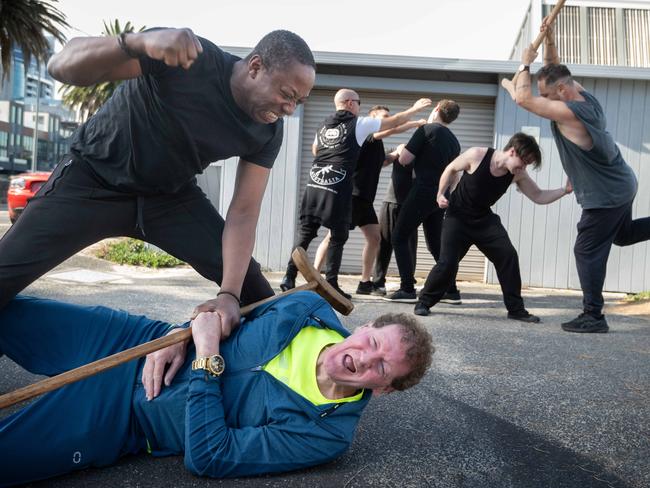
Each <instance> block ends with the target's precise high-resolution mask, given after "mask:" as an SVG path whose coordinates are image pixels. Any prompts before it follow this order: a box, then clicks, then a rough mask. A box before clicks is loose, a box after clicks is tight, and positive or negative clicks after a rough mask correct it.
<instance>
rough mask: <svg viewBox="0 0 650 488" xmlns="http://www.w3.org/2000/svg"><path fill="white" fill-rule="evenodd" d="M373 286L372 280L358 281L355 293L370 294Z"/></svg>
mask: <svg viewBox="0 0 650 488" xmlns="http://www.w3.org/2000/svg"><path fill="white" fill-rule="evenodd" d="M373 289H374V287H373V286H372V281H360V282H359V285H358V286H357V291H356V294H357V295H370V294H371V293H372V290H373Z"/></svg>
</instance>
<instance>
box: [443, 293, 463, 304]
mask: <svg viewBox="0 0 650 488" xmlns="http://www.w3.org/2000/svg"><path fill="white" fill-rule="evenodd" d="M440 303H449V304H451V305H461V304H462V303H463V301H462V300H461V299H460V292H459V291H458V290H456V291H448V292H447V293H445V294H444V295H443V296H442V298H441V299H440Z"/></svg>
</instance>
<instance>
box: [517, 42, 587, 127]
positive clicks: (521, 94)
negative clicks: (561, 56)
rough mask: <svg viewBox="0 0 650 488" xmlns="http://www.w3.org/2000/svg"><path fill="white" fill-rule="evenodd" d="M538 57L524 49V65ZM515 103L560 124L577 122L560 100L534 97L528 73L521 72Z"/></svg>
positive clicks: (534, 52)
mask: <svg viewBox="0 0 650 488" xmlns="http://www.w3.org/2000/svg"><path fill="white" fill-rule="evenodd" d="M536 57H537V52H536V51H533V50H532V48H531V47H530V46H529V47H527V48H526V49H524V53H523V55H522V63H523V64H525V65H527V66H530V65H531V64H532V62H533V61H534V60H535V58H536ZM515 102H516V103H517V105H519V106H520V107H522V108H524V109H526V110H528V111H529V112H533V113H534V114H537V115H539V116H540V117H544V118H545V119H549V120H554V121H556V122H560V123H568V122H575V120H576V117H575V115H574V114H573V112H572V111H571V109H570V108H569V107H567V105H566V103H564V102H562V101H559V100H549V99H547V98H544V97H540V96H534V95H533V87H532V76H531V75H530V73H529V72H528V71H521V72H520V73H519V76H518V77H517V80H516V85H515Z"/></svg>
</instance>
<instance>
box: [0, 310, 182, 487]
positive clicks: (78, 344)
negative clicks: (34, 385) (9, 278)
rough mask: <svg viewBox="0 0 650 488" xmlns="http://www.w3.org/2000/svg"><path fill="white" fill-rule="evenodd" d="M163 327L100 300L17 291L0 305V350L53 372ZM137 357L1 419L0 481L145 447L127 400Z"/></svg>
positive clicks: (39, 475) (102, 461) (95, 462)
mask: <svg viewBox="0 0 650 488" xmlns="http://www.w3.org/2000/svg"><path fill="white" fill-rule="evenodd" d="M168 327H169V324H167V323H164V322H159V321H155V320H151V319H147V318H146V317H141V316H133V315H129V314H127V313H126V312H123V311H116V310H111V309H108V308H104V307H81V306H78V305H71V304H66V303H60V302H54V301H50V300H44V299H37V298H28V297H17V298H15V299H14V300H13V301H11V302H10V303H9V304H8V305H7V306H6V307H5V308H3V309H2V310H0V353H4V354H6V355H7V356H8V357H9V358H11V359H12V360H14V361H15V362H16V363H18V364H20V365H21V366H22V367H24V368H25V369H27V370H28V371H30V372H32V373H35V374H41V375H47V376H53V375H56V374H59V373H62V372H65V371H68V370H70V369H72V368H76V367H78V366H82V365H84V364H87V363H89V362H91V361H94V360H96V359H101V358H103V357H106V356H108V355H110V354H113V353H116V352H119V351H122V350H124V349H127V348H129V347H132V346H135V345H137V344H141V343H143V342H147V341H149V340H151V339H154V338H156V337H160V336H162V335H164V334H165V332H166V331H167V328H168ZM139 363H140V362H139V361H131V362H129V363H126V364H123V365H121V366H118V367H116V368H113V369H110V370H108V371H105V372H103V373H101V374H99V375H96V376H92V377H90V378H87V379H85V380H83V381H79V382H77V383H73V384H71V385H68V386H66V387H64V388H61V389H59V390H56V391H53V392H50V393H48V394H46V395H44V396H43V397H41V398H39V399H38V400H36V401H35V402H33V403H31V404H30V405H29V406H28V407H26V408H24V409H22V410H20V411H19V412H17V413H15V414H13V415H11V416H9V417H7V418H4V419H2V420H0V486H6V485H10V484H18V483H26V482H29V481H34V480H38V479H43V478H49V477H52V476H56V475H59V474H62V473H67V472H70V471H72V470H77V469H83V468H86V467H88V466H105V465H109V464H112V463H114V462H115V461H116V460H117V459H118V458H119V457H120V456H122V455H124V454H127V453H132V452H137V451H139V450H140V449H142V448H144V447H145V445H146V440H145V437H144V435H143V434H142V432H141V430H140V428H139V427H138V424H137V422H136V419H135V416H134V415H133V413H132V408H131V401H132V397H133V391H134V385H135V382H136V379H137V378H136V375H137V374H138V372H139ZM98 398H101V401H97V399H98ZM35 439H46V440H47V441H46V442H35V441H34V440H35Z"/></svg>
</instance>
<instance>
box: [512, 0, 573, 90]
mask: <svg viewBox="0 0 650 488" xmlns="http://www.w3.org/2000/svg"><path fill="white" fill-rule="evenodd" d="M565 1H566V0H558V2H557V3H556V4H555V7H553V10H551V13H550V14H549V16H548V18H547V19H546V25H551V24H552V23H553V22H555V17H557V14H559V13H560V10H562V7H564V2H565ZM545 37H546V31H543V32H540V33H539V34H537V37H536V38H535V40H534V41H533V43H532V44H531V45H530V48H531V49H532V50H533V51H537V50H538V49H539V46H540V44H541V43H542V42H543V41H544V38H545ZM518 76H519V71H517V72H516V73H515V75H514V76H513V77H512V80H509V79H508V78H503V79H502V80H501V86H502V87H503V88H505V90H506V91H507V92H508V93H509V94H510V96H511V97H512V99H513V100H514V99H515V87H516V86H517V77H518Z"/></svg>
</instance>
